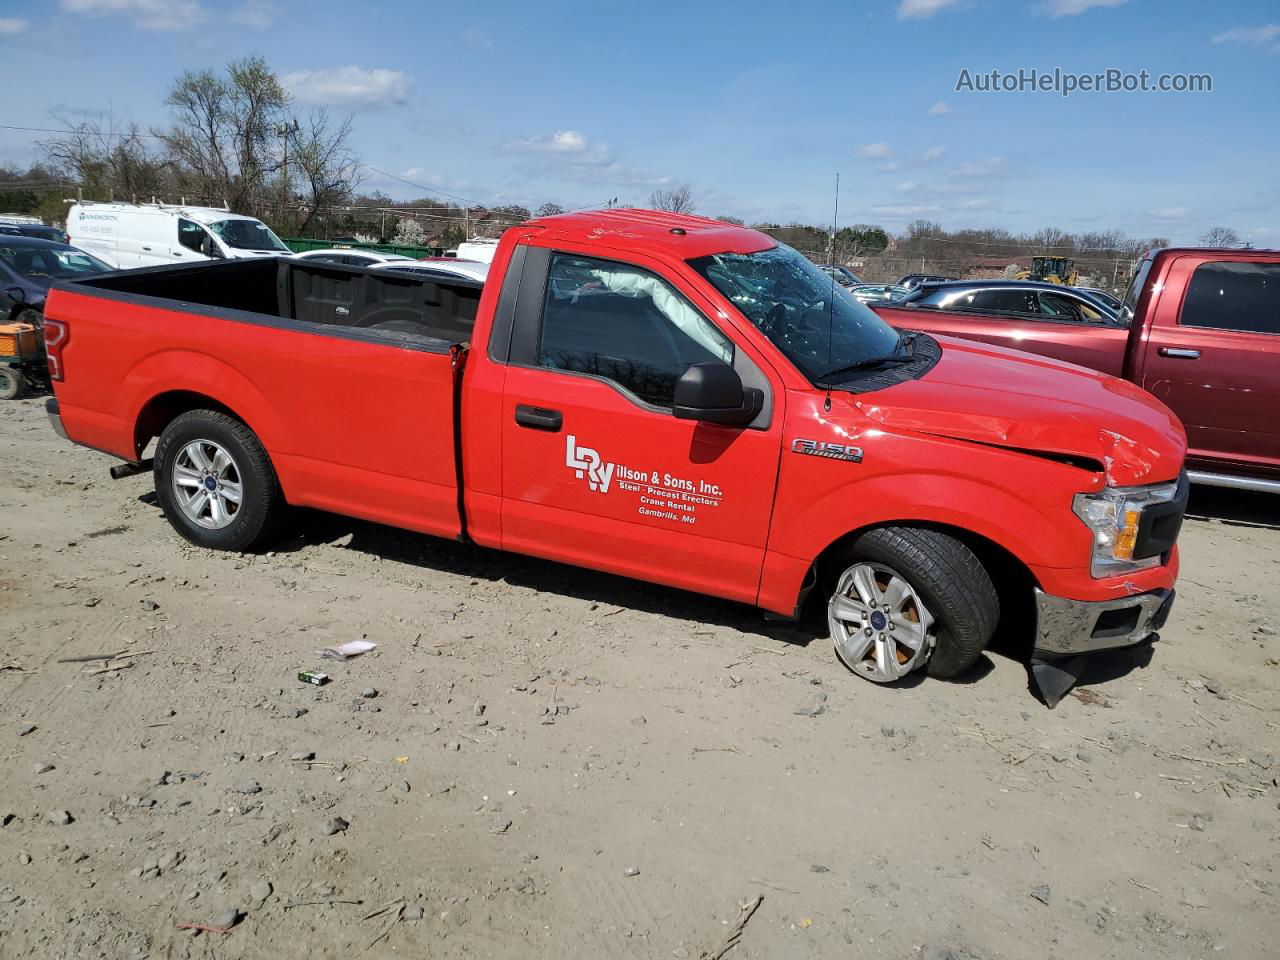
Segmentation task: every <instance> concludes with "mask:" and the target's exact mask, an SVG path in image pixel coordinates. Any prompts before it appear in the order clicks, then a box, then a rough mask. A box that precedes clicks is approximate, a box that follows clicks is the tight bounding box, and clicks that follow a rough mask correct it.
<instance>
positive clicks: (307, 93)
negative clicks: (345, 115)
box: [281, 66, 409, 108]
mask: <svg viewBox="0 0 1280 960" xmlns="http://www.w3.org/2000/svg"><path fill="white" fill-rule="evenodd" d="M281 79H282V80H283V82H284V85H285V86H286V87H288V89H289V92H290V93H292V94H293V96H294V99H296V100H298V101H299V102H301V103H317V104H324V105H327V106H335V107H368V108H377V107H389V106H395V105H397V104H401V103H404V102H405V101H406V100H408V99H409V76H408V74H405V73H401V72H400V71H399V70H383V69H377V70H365V69H362V68H361V67H356V66H348V67H330V68H326V69H323V70H295V71H294V72H292V73H286V74H285V75H284V76H283V77H282V78H281Z"/></svg>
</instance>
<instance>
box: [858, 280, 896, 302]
mask: <svg viewBox="0 0 1280 960" xmlns="http://www.w3.org/2000/svg"><path fill="white" fill-rule="evenodd" d="M849 292H850V293H852V294H853V295H854V296H855V297H857V298H858V299H859V300H861V301H862V302H863V303H870V302H871V301H873V300H880V301H889V302H891V303H896V302H897V301H899V300H901V299H902V298H903V297H905V296H906V295H907V294H909V293H910V292H911V291H910V290H908V289H907V288H906V287H899V286H898V285H897V284H893V283H859V284H855V285H854V286H852V287H850V288H849Z"/></svg>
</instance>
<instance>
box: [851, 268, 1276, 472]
mask: <svg viewBox="0 0 1280 960" xmlns="http://www.w3.org/2000/svg"><path fill="white" fill-rule="evenodd" d="M973 302H974V303H975V304H976V303H978V302H980V301H979V300H978V299H977V298H975V299H974V301H973ZM872 308H873V309H874V310H875V311H876V312H877V313H879V314H880V316H882V317H883V318H884V319H885V320H886V321H888V322H889V323H890V324H893V325H894V326H896V327H902V328H906V329H911V330H922V331H925V332H927V333H931V334H951V335H953V336H957V337H964V338H966V339H970V340H982V341H985V342H987V343H993V344H999V345H1000V346H1005V347H1014V348H1016V349H1019V350H1027V351H1030V352H1032V353H1039V354H1042V355H1044V356H1048V357H1054V358H1055V359H1059V360H1067V361H1070V362H1072V363H1078V364H1081V365H1083V366H1088V367H1092V368H1093V369H1095V370H1101V371H1103V372H1104V373H1110V374H1113V375H1115V376H1121V377H1124V378H1125V379H1126V380H1130V381H1132V382H1133V383H1136V384H1138V385H1139V386H1140V387H1142V388H1143V389H1145V390H1147V391H1149V392H1150V393H1153V394H1155V395H1156V396H1157V397H1159V398H1160V399H1161V400H1162V401H1163V402H1164V403H1166V404H1167V405H1168V406H1169V407H1170V408H1171V409H1172V410H1173V412H1174V413H1176V414H1177V415H1178V416H1179V418H1181V420H1182V422H1183V424H1184V425H1185V427H1186V429H1187V445H1188V453H1187V466H1188V470H1189V473H1190V477H1191V480H1192V482H1195V483H1203V484H1210V485H1214V486H1225V487H1236V488H1239V489H1246V490H1262V491H1267V492H1270V493H1280V417H1277V416H1276V412H1277V411H1278V410H1280V251H1275V250H1207V249H1190V248H1169V249H1163V250H1153V251H1152V252H1150V253H1149V254H1147V256H1146V257H1145V258H1144V259H1143V261H1142V263H1141V264H1140V265H1139V267H1138V270H1137V271H1136V272H1135V274H1134V277H1133V280H1132V282H1131V283H1130V285H1129V292H1128V294H1127V295H1126V296H1125V301H1124V309H1123V311H1122V314H1121V317H1120V320H1119V322H1112V321H1109V320H1107V319H1106V318H1104V317H1099V318H1087V317H1084V316H1075V317H1068V316H1063V315H1058V316H1048V315H1045V314H1043V313H1035V314H1032V313H1029V312H1026V311H1023V310H1018V311H1013V310H1009V311H996V310H991V309H976V308H961V309H957V308H956V307H954V306H951V307H949V308H948V309H945V310H939V309H931V308H929V307H926V306H923V305H922V306H915V307H913V306H911V305H909V304H908V305H898V306H880V305H872Z"/></svg>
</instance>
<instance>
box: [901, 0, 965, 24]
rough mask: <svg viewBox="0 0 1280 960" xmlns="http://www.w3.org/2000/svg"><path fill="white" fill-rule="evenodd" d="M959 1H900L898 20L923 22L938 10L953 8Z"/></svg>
mask: <svg viewBox="0 0 1280 960" xmlns="http://www.w3.org/2000/svg"><path fill="white" fill-rule="evenodd" d="M959 2H960V0H902V2H901V3H899V4H898V19H900V20H923V19H924V18H925V17H932V16H933V15H934V14H935V13H937V12H938V11H939V10H945V9H946V8H947V7H954V6H955V5H956V4H957V3H959Z"/></svg>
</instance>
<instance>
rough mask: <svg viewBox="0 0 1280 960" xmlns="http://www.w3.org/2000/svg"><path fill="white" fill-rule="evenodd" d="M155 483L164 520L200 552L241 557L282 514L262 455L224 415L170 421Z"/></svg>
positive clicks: (202, 413) (200, 413) (192, 414)
mask: <svg viewBox="0 0 1280 960" xmlns="http://www.w3.org/2000/svg"><path fill="white" fill-rule="evenodd" d="M154 475H155V485H156V497H157V498H158V499H159V501H160V506H161V508H162V509H163V510H164V515H165V517H166V518H167V519H168V521H169V523H170V524H171V525H172V526H173V528H174V529H175V530H177V531H178V533H180V534H182V536H183V537H185V538H186V539H187V540H190V541H191V542H192V543H194V544H195V545H196V546H199V547H208V548H209V549H211V550H235V551H239V550H248V549H250V548H251V547H253V546H254V545H255V544H258V543H260V542H262V541H263V540H265V539H266V538H268V537H269V536H270V535H271V534H272V533H273V532H274V531H275V529H276V527H277V525H278V524H279V521H280V519H281V515H282V513H283V511H284V494H283V493H282V492H281V490H280V482H279V480H278V479H277V478H276V472H275V468H274V467H272V465H271V458H270V457H268V456H267V451H266V450H264V449H263V447H262V444H261V443H260V442H259V440H258V438H257V437H256V436H255V435H254V433H253V431H252V430H250V429H249V428H248V427H247V426H245V425H244V424H243V423H241V422H240V421H239V420H237V419H235V418H234V417H229V416H227V415H226V414H225V413H218V412H217V411H214V410H191V411H188V412H187V413H184V414H182V415H181V416H179V417H175V418H174V419H173V420H172V421H171V422H170V423H169V425H168V426H167V427H165V428H164V431H163V432H162V433H161V434H160V441H159V443H157V444H156V455H155V466H154ZM235 496H238V497H239V498H240V499H239V501H238V502H236V501H235V499H234V497H235ZM219 505H220V506H219Z"/></svg>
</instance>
